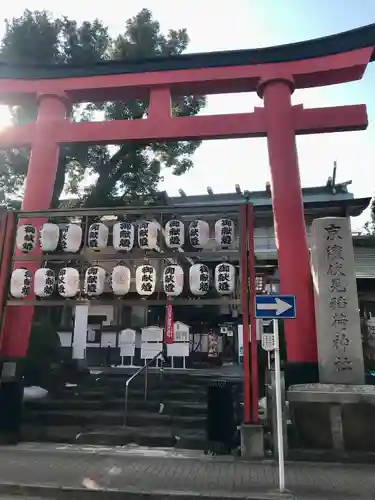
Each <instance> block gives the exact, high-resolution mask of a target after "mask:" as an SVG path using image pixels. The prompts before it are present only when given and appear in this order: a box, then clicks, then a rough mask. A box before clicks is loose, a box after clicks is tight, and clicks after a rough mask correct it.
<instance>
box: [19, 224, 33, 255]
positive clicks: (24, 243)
mask: <svg viewBox="0 0 375 500" xmlns="http://www.w3.org/2000/svg"><path fill="white" fill-rule="evenodd" d="M36 238H37V229H36V227H34V226H32V225H31V224H23V225H22V226H18V228H17V233H16V247H17V248H18V250H21V252H23V253H28V252H31V250H33V249H34V248H35V245H36Z"/></svg>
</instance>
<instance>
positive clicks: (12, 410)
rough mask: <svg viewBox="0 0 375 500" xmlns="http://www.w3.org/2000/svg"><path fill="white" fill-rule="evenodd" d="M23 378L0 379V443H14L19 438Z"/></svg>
mask: <svg viewBox="0 0 375 500" xmlns="http://www.w3.org/2000/svg"><path fill="white" fill-rule="evenodd" d="M23 392H24V388H23V380H22V379H21V380H20V379H17V378H15V377H14V378H13V377H11V378H7V377H5V378H2V379H1V380H0V443H1V444H16V443H18V442H19V440H20V438H21V426H22V417H23Z"/></svg>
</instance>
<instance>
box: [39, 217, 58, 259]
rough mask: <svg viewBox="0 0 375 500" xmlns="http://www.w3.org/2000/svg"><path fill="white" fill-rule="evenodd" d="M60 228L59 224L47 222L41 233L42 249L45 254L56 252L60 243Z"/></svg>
mask: <svg viewBox="0 0 375 500" xmlns="http://www.w3.org/2000/svg"><path fill="white" fill-rule="evenodd" d="M59 237H60V228H59V226H58V225H57V224H52V223H51V222H46V223H45V224H43V225H42V227H41V228H40V232H39V242H40V248H41V249H42V251H43V252H54V251H55V250H56V248H57V245H58V243H59Z"/></svg>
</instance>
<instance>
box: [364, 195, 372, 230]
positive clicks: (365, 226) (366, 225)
mask: <svg viewBox="0 0 375 500" xmlns="http://www.w3.org/2000/svg"><path fill="white" fill-rule="evenodd" d="M363 229H364V232H365V234H368V235H375V198H374V199H373V200H372V201H371V207H370V220H369V221H368V222H366V224H365V225H364V226H363Z"/></svg>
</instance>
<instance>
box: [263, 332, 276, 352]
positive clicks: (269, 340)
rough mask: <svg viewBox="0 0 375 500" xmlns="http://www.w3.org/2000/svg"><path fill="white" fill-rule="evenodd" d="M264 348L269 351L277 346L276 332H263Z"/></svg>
mask: <svg viewBox="0 0 375 500" xmlns="http://www.w3.org/2000/svg"><path fill="white" fill-rule="evenodd" d="M261 340H262V349H264V350H265V351H267V352H271V351H273V350H274V349H275V347H276V338H275V334H274V333H263V334H262V339H261Z"/></svg>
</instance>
